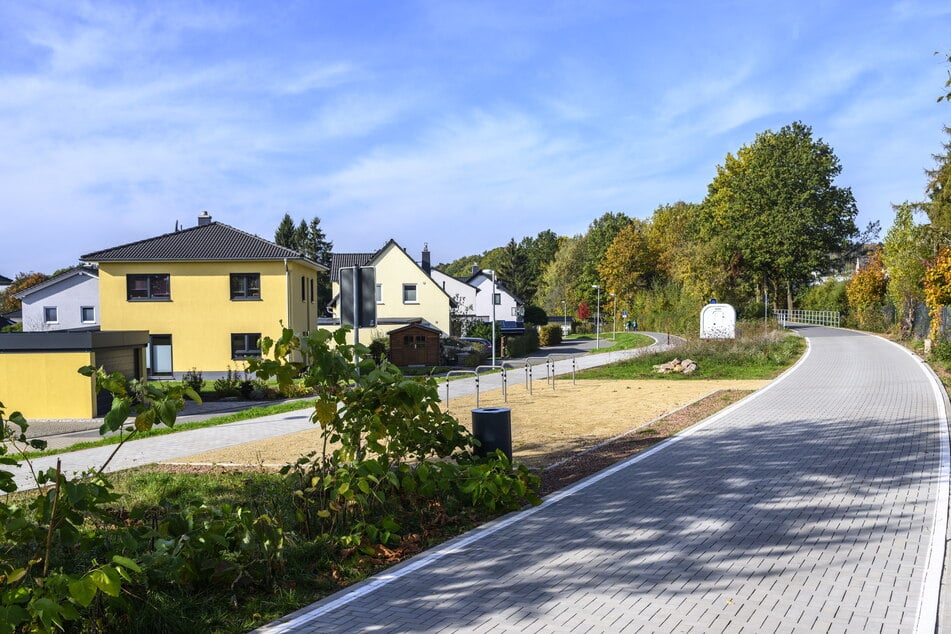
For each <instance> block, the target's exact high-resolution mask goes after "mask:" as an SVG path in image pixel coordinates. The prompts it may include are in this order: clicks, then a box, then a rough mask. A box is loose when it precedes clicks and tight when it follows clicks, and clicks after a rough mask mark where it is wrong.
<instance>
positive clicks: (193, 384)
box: [182, 368, 205, 392]
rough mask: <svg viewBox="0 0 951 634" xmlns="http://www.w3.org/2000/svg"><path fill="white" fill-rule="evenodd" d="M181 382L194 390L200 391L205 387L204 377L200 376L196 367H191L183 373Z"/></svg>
mask: <svg viewBox="0 0 951 634" xmlns="http://www.w3.org/2000/svg"><path fill="white" fill-rule="evenodd" d="M182 383H183V384H185V385H187V386H188V387H190V388H191V389H193V390H195V391H196V392H201V391H202V389H203V388H204V387H205V379H203V378H201V372H200V371H199V370H198V368H192V369H191V370H189V371H188V372H186V373H185V374H183V375H182Z"/></svg>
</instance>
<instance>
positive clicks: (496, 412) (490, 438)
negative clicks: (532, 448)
mask: <svg viewBox="0 0 951 634" xmlns="http://www.w3.org/2000/svg"><path fill="white" fill-rule="evenodd" d="M472 435H473V436H475V437H476V439H477V440H478V441H479V442H480V443H482V444H481V446H479V447H476V450H475V451H476V455H478V456H482V457H483V458H484V457H485V456H487V455H491V454H494V453H495V450H496V449H501V450H502V453H504V454H505V455H506V456H507V457H508V459H509V460H511V459H512V410H511V409H509V408H508V407H479V408H476V409H474V410H472Z"/></svg>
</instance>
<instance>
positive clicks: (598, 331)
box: [591, 284, 601, 350]
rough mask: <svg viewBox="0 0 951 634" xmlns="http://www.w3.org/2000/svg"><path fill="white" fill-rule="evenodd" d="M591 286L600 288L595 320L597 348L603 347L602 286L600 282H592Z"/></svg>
mask: <svg viewBox="0 0 951 634" xmlns="http://www.w3.org/2000/svg"><path fill="white" fill-rule="evenodd" d="M591 288H596V289H598V312H597V314H596V316H595V318H594V319H595V321H594V341H595V345H594V347H595V349H596V350H600V349H601V287H600V286H599V285H598V284H592V285H591Z"/></svg>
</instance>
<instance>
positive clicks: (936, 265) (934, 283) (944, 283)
mask: <svg viewBox="0 0 951 634" xmlns="http://www.w3.org/2000/svg"><path fill="white" fill-rule="evenodd" d="M924 284H925V303H926V304H927V305H928V309H929V312H930V314H931V329H930V330H931V339H932V341H935V342H937V341H938V340H939V338H940V337H941V333H942V332H943V330H944V324H943V319H942V318H943V313H944V310H943V308H944V306H947V305H949V304H951V249H949V248H947V247H942V248H941V249H940V250H939V251H938V256H937V257H936V258H935V259H934V261H932V262H930V263H929V264H928V267H927V269H926V270H925V279H924Z"/></svg>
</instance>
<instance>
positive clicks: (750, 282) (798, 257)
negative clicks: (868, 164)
mask: <svg viewBox="0 0 951 634" xmlns="http://www.w3.org/2000/svg"><path fill="white" fill-rule="evenodd" d="M841 171H842V167H841V165H840V164H839V159H838V157H836V155H835V153H834V152H833V150H832V148H831V147H830V146H829V145H828V144H827V143H825V142H824V141H822V139H818V140H815V139H813V137H812V129H811V128H810V127H809V126H807V125H804V124H803V123H801V122H798V121H797V122H795V123H792V124H790V125H787V126H784V127H783V128H782V129H781V130H780V131H779V132H773V131H771V130H767V131H765V132H761V133H760V134H758V135H756V139H755V140H754V141H753V143H752V144H750V145H748V146H743V147H742V148H740V150H739V151H738V152H737V154H736V156H733V155H732V154H728V155H727V157H726V160H725V162H724V164H723V165H722V166H717V174H716V177H715V178H714V180H713V182H712V183H711V184H710V186H709V188H708V194H707V198H706V200H705V201H704V210H705V214H706V218H705V221H704V223H703V224H702V232H703V236H702V237H703V239H704V240H707V241H709V242H710V243H711V244H715V245H716V246H717V252H718V256H719V258H720V259H721V261H722V262H725V263H726V264H727V271H728V272H729V273H730V274H731V275H732V276H733V280H734V283H736V284H745V285H746V286H747V287H750V290H754V289H757V287H758V289H759V290H758V291H757V294H759V292H760V291H761V290H762V289H763V287H767V288H770V289H771V290H772V291H773V295H775V294H776V293H777V291H784V292H785V294H786V298H787V306H788V307H789V308H792V301H793V292H794V291H795V290H796V288H797V287H798V286H800V285H806V284H808V283H809V281H810V280H811V279H812V278H813V276H814V275H815V274H817V273H824V272H827V271H829V270H830V269H831V268H832V265H833V257H834V255H835V254H837V253H840V252H842V251H843V250H844V249H846V248H847V246H848V244H849V239H850V238H851V237H852V236H854V235H856V233H857V229H856V226H855V216H856V214H857V213H858V210H857V208H856V205H855V198H854V197H853V195H852V191H851V189H849V188H848V187H839V186H837V185H835V183H834V181H835V178H836V177H837V176H838V175H839V173H840V172H841Z"/></svg>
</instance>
